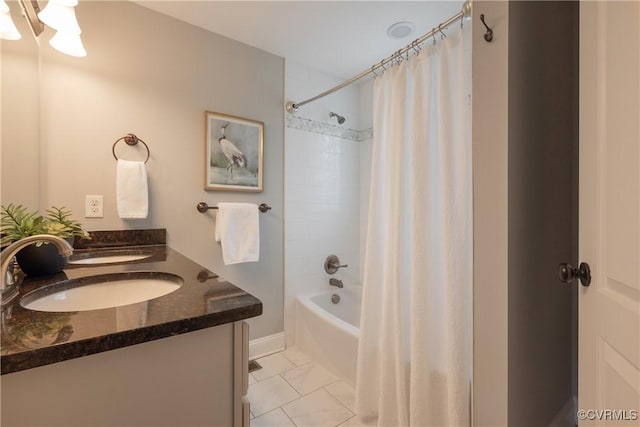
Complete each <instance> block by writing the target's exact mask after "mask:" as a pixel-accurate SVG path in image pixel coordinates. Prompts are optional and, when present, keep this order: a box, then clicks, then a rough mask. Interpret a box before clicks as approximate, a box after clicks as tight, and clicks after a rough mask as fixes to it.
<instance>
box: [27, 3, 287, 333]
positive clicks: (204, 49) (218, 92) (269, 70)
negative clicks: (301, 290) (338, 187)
mask: <svg viewBox="0 0 640 427" xmlns="http://www.w3.org/2000/svg"><path fill="white" fill-rule="evenodd" d="M77 15H78V20H79V22H80V25H81V27H82V29H83V33H82V38H83V41H84V44H85V48H86V50H87V57H86V58H72V57H69V56H66V55H63V54H60V53H58V52H56V51H54V50H53V49H52V48H50V47H49V45H48V43H46V42H45V41H44V40H48V39H49V38H50V37H51V34H50V33H48V32H49V31H50V30H47V33H46V34H45V36H44V39H43V42H42V43H41V55H42V66H41V92H42V93H41V97H42V102H41V116H42V119H41V144H42V150H43V155H44V159H45V161H44V168H43V170H42V174H43V178H44V179H43V183H44V184H43V188H42V191H43V201H44V205H45V206H49V205H53V204H55V205H64V206H67V207H68V208H70V209H71V210H72V211H73V212H74V214H75V216H76V217H78V218H80V219H82V222H83V223H84V225H85V226H86V228H88V229H90V230H109V229H134V228H161V227H165V228H167V232H168V244H169V246H171V247H173V248H174V249H176V250H178V251H179V252H181V253H183V254H184V255H186V256H187V257H189V258H191V259H193V260H194V261H196V262H198V263H200V264H202V265H204V266H206V267H207V268H209V269H211V270H213V271H215V272H217V273H218V274H220V275H221V276H223V277H224V278H225V279H227V280H229V281H230V282H232V283H234V284H236V285H237V286H239V287H241V288H243V289H245V290H247V291H248V292H250V293H252V294H253V295H255V296H256V297H258V298H259V299H260V300H261V301H262V302H263V304H264V314H263V315H262V316H261V317H259V318H257V319H254V321H251V322H250V325H251V338H252V339H254V338H258V337H264V336H267V335H271V334H275V333H278V332H282V330H283V319H282V316H283V314H282V312H283V308H282V305H283V302H282V301H283V220H282V219H283V145H284V142H283V134H284V129H283V120H284V119H283V114H284V112H283V111H284V109H283V105H284V88H283V84H284V83H283V82H284V60H283V59H282V58H280V57H277V56H275V55H272V54H269V53H266V52H264V51H261V50H259V49H256V48H253V47H250V46H247V45H244V44H241V43H238V42H236V41H233V40H230V39H228V38H225V37H222V36H219V35H216V34H212V33H210V32H207V31H205V30H202V29H200V28H197V27H195V26H192V25H189V24H186V23H184V22H181V21H178V20H175V19H173V18H169V17H166V16H164V15H161V14H159V13H157V12H153V11H151V10H149V9H146V8H144V7H141V6H139V5H136V4H133V3H130V2H121V1H117V2H80V5H79V6H78V7H77ZM27 36H28V35H27ZM205 110H209V111H215V112H220V113H225V114H230V115H234V116H240V117H245V118H248V119H253V120H258V121H262V122H264V130H265V135H264V153H265V158H264V171H265V175H264V191H263V192H262V193H239V192H221V191H211V192H207V191H204V190H203V186H204V164H205V159H204V139H205V119H204V112H205ZM130 132H131V133H135V134H136V135H137V136H139V137H140V138H142V139H143V140H144V141H145V142H146V143H147V144H148V146H149V148H150V150H151V158H150V160H149V162H148V164H147V172H148V177H149V187H150V190H149V191H150V214H149V218H148V219H146V220H121V219H119V218H118V215H117V212H116V203H115V172H116V162H115V159H114V158H113V156H112V154H111V147H112V144H113V142H114V141H115V140H116V139H117V138H119V137H121V136H123V135H125V134H126V133H130ZM118 153H119V155H120V156H121V157H123V158H127V159H134V158H140V156H141V155H142V153H136V152H135V149H132V148H129V147H128V146H126V144H121V145H119V146H118ZM87 194H102V195H104V213H105V216H104V218H103V219H92V218H89V219H84V218H83V216H84V196H85V195H87ZM199 201H206V202H207V203H209V204H210V205H215V204H216V203H217V202H220V201H244V202H253V203H261V202H266V203H268V204H270V205H271V206H272V207H273V210H271V211H270V212H269V213H266V214H261V216H260V227H261V236H260V237H261V257H260V261H259V262H257V263H248V264H238V265H235V266H229V267H225V266H224V265H223V263H222V257H221V253H220V248H219V245H218V244H217V243H215V242H214V238H213V231H214V224H215V220H214V218H215V216H214V214H213V213H212V212H209V213H207V214H201V213H198V212H197V211H196V209H195V206H196V204H197V203H198V202H199Z"/></svg>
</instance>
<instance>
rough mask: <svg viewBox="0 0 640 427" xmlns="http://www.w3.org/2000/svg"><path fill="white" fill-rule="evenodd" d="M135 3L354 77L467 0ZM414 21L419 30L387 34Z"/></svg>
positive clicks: (258, 46) (267, 49) (331, 72)
mask: <svg viewBox="0 0 640 427" xmlns="http://www.w3.org/2000/svg"><path fill="white" fill-rule="evenodd" d="M135 2H136V3H138V4H140V5H142V6H144V7H147V8H149V9H153V10H155V11H157V12H160V13H163V14H165V15H169V16H172V17H174V18H177V19H180V20H182V21H185V22H188V23H191V24H193V25H196V26H198V27H201V28H204V29H206V30H209V31H212V32H214V33H218V34H222V35H224V36H226V37H229V38H232V39H234V40H238V41H240V42H243V43H246V44H248V45H251V46H255V47H257V48H259V49H262V50H265V51H267V52H271V53H274V54H276V55H279V56H282V57H284V58H287V59H288V60H292V61H295V62H298V63H301V64H304V65H308V66H310V67H312V68H314V69H316V70H319V71H322V72H324V73H326V74H329V75H333V76H336V77H341V78H345V79H346V78H350V77H352V76H354V75H356V74H358V73H359V72H361V71H362V70H364V69H365V68H368V67H370V66H371V65H373V64H374V63H376V62H379V61H380V60H382V59H383V58H385V57H386V56H388V55H390V54H391V53H393V52H394V51H397V50H398V49H400V48H402V47H404V46H405V45H407V44H409V43H410V42H411V41H412V40H414V39H416V38H418V37H419V36H421V35H422V34H424V33H427V32H428V31H430V30H431V29H432V28H434V27H437V26H438V24H439V23H440V22H442V21H444V20H446V19H448V18H449V17H451V16H453V15H454V14H456V13H457V12H459V11H460V8H461V7H462V1H239V0H237V1H214V0H208V1H207V0H200V1H186V0H182V1H149V0H138V1H135ZM398 21H412V22H413V23H414V25H415V32H414V33H413V34H412V35H410V36H407V37H405V38H403V39H393V40H392V39H390V38H389V37H387V28H388V27H389V26H390V25H391V24H393V23H395V22H398Z"/></svg>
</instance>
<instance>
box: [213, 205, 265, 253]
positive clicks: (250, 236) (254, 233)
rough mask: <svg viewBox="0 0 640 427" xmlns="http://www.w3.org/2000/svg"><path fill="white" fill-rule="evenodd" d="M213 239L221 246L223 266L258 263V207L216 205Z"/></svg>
mask: <svg viewBox="0 0 640 427" xmlns="http://www.w3.org/2000/svg"><path fill="white" fill-rule="evenodd" d="M215 238H216V242H220V245H221V246H222V259H223V261H224V264H225V265H231V264H238V263H241V262H254V261H258V260H259V259H260V225H259V218H258V206H257V205H254V204H252V203H218V213H217V216H216V230H215Z"/></svg>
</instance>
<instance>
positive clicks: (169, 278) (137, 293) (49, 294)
mask: <svg viewBox="0 0 640 427" xmlns="http://www.w3.org/2000/svg"><path fill="white" fill-rule="evenodd" d="M182 283H183V281H182V278H181V277H179V276H176V275H174V274H169V273H158V272H133V273H116V274H102V275H96V276H89V277H85V278H79V279H72V280H65V281H62V282H58V283H54V284H52V285H48V286H45V287H43V288H40V289H37V290H35V291H33V292H31V293H29V294H27V295H25V296H24V297H23V298H22V300H21V301H20V305H22V306H23V307H25V308H28V309H30V310H36V311H56V312H64V311H87V310H99V309H103V308H112V307H120V306H123V305H129V304H135V303H139V302H142V301H148V300H151V299H154V298H158V297H161V296H163V295H167V294H169V293H171V292H173V291H175V290H177V289H178V288H180V286H181V285H182Z"/></svg>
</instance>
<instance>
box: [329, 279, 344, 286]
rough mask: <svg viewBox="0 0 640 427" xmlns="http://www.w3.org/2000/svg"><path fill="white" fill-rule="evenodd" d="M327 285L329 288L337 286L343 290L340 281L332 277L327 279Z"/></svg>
mask: <svg viewBox="0 0 640 427" xmlns="http://www.w3.org/2000/svg"><path fill="white" fill-rule="evenodd" d="M329 284H330V285H331V286H337V287H338V288H344V284H343V283H342V280H338V279H335V278H333V277H332V278H331V279H329Z"/></svg>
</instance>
